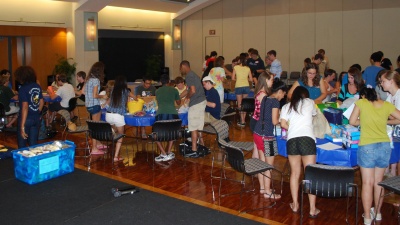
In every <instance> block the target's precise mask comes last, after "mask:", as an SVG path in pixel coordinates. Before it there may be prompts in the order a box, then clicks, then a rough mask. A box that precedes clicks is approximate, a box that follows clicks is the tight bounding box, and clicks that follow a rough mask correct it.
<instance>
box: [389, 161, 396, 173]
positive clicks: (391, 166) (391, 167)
mask: <svg viewBox="0 0 400 225" xmlns="http://www.w3.org/2000/svg"><path fill="white" fill-rule="evenodd" d="M396 169H397V163H393V164H390V173H391V174H392V176H396Z"/></svg>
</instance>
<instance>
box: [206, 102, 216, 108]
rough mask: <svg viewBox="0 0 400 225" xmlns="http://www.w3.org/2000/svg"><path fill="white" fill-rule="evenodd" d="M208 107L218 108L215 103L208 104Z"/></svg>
mask: <svg viewBox="0 0 400 225" xmlns="http://www.w3.org/2000/svg"><path fill="white" fill-rule="evenodd" d="M207 106H208V107H211V108H215V106H217V104H215V103H214V102H207Z"/></svg>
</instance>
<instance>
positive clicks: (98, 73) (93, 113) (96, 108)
mask: <svg viewBox="0 0 400 225" xmlns="http://www.w3.org/2000/svg"><path fill="white" fill-rule="evenodd" d="M103 78H104V64H103V63H102V62H96V63H94V64H93V65H92V67H91V68H90V71H89V73H88V76H87V80H86V83H85V86H84V89H85V98H86V99H85V106H86V109H87V111H88V112H89V114H90V118H91V119H92V120H94V121H100V117H101V106H100V99H107V96H106V95H99V91H100V88H101V86H100V82H101V81H102V80H103ZM91 154H93V155H102V154H104V152H103V151H100V150H99V149H98V146H97V140H95V139H92V151H91Z"/></svg>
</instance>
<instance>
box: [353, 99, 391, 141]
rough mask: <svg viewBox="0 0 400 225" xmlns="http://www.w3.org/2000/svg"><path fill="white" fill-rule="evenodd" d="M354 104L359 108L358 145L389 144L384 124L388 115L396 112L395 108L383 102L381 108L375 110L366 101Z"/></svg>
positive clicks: (362, 100)
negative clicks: (359, 127) (359, 135)
mask: <svg viewBox="0 0 400 225" xmlns="http://www.w3.org/2000/svg"><path fill="white" fill-rule="evenodd" d="M355 104H356V105H357V106H358V107H359V108H360V126H361V137H360V143H359V145H368V144H373V143H379V142H389V141H390V140H389V137H388V135H387V133H386V124H387V120H388V117H389V115H390V114H391V113H392V112H394V110H396V107H395V106H394V105H392V104H390V103H389V102H386V101H385V102H384V104H383V106H382V107H380V108H376V107H374V105H373V104H372V103H371V102H370V101H368V100H367V99H360V100H358V101H357V102H356V103H355Z"/></svg>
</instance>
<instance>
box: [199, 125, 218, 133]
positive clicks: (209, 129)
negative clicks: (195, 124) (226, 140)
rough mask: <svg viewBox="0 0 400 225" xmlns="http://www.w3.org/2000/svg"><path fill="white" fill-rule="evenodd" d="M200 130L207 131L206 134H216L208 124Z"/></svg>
mask: <svg viewBox="0 0 400 225" xmlns="http://www.w3.org/2000/svg"><path fill="white" fill-rule="evenodd" d="M201 132H204V133H207V134H217V132H216V131H215V130H214V128H212V127H211V126H210V125H207V126H205V127H204V128H203V130H202V131H201Z"/></svg>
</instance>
